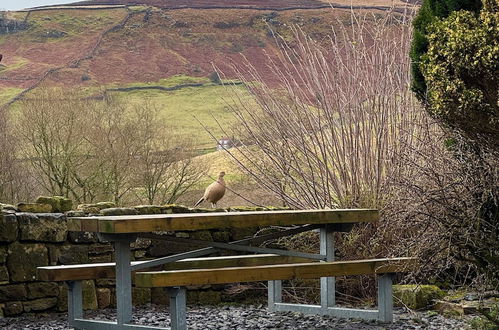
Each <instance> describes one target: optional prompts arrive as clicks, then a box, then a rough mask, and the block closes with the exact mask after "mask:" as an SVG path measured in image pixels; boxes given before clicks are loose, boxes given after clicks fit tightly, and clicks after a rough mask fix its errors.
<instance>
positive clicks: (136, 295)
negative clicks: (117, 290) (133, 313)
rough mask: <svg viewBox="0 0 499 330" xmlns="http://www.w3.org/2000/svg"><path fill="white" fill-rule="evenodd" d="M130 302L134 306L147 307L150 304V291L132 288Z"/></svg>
mask: <svg viewBox="0 0 499 330" xmlns="http://www.w3.org/2000/svg"><path fill="white" fill-rule="evenodd" d="M132 302H133V304H134V305H135V306H141V305H147V304H150V303H151V289H149V288H132Z"/></svg>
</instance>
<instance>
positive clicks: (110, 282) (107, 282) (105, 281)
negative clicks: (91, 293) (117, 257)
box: [95, 278, 116, 287]
mask: <svg viewBox="0 0 499 330" xmlns="http://www.w3.org/2000/svg"><path fill="white" fill-rule="evenodd" d="M95 283H96V284H97V286H98V287H103V286H104V287H108V286H115V285H116V280H115V279H112V278H102V279H97V280H95Z"/></svg>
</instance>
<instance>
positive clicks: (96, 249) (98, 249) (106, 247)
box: [88, 244, 114, 255]
mask: <svg viewBox="0 0 499 330" xmlns="http://www.w3.org/2000/svg"><path fill="white" fill-rule="evenodd" d="M113 251H114V248H113V246H112V245H111V244H99V245H97V244H93V245H90V246H89V248H88V254H90V255H99V254H109V253H112V252H113Z"/></svg>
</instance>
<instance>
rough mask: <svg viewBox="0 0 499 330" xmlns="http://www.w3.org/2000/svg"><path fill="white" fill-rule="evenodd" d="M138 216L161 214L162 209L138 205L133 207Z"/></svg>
mask: <svg viewBox="0 0 499 330" xmlns="http://www.w3.org/2000/svg"><path fill="white" fill-rule="evenodd" d="M133 208H134V209H135V210H136V211H137V212H138V213H139V214H161V213H162V211H163V208H162V207H161V206H159V205H138V206H134V207H133Z"/></svg>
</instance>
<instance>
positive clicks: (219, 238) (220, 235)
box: [211, 230, 230, 242]
mask: <svg viewBox="0 0 499 330" xmlns="http://www.w3.org/2000/svg"><path fill="white" fill-rule="evenodd" d="M211 236H212V237H213V240H214V241H215V242H230V232H228V231H225V230H224V231H215V232H212V233H211Z"/></svg>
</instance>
